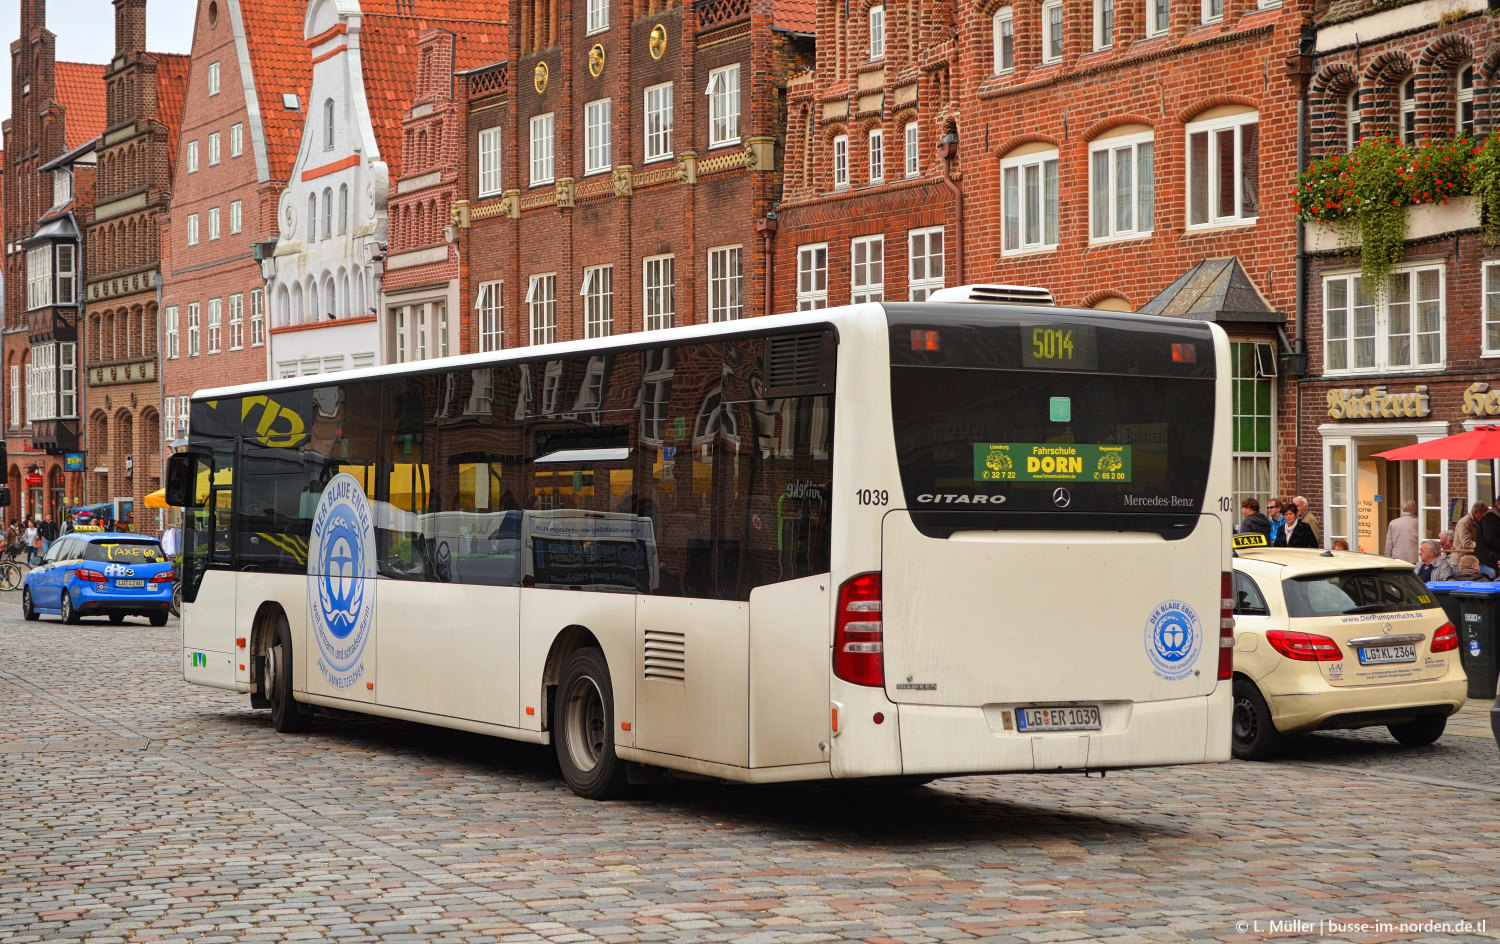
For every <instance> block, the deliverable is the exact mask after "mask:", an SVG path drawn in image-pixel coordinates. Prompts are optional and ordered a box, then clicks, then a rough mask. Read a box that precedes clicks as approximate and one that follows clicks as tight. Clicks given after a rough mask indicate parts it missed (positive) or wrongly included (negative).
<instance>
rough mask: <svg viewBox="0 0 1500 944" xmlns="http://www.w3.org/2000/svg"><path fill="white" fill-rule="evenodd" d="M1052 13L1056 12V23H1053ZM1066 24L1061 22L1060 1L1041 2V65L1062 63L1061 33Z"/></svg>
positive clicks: (1061, 5) (1045, 0) (1061, 10)
mask: <svg viewBox="0 0 1500 944" xmlns="http://www.w3.org/2000/svg"><path fill="white" fill-rule="evenodd" d="M1053 11H1056V13H1057V16H1056V22H1054V21H1053V15H1052V14H1053ZM1065 28H1066V24H1065V23H1064V22H1063V4H1062V0H1043V2H1042V64H1043V65H1050V64H1052V63H1054V62H1062V58H1063V33H1064V31H1065Z"/></svg>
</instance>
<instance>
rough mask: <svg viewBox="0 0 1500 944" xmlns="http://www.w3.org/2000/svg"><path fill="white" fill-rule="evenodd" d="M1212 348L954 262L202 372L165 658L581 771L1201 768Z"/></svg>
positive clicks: (1210, 548) (1211, 338)
mask: <svg viewBox="0 0 1500 944" xmlns="http://www.w3.org/2000/svg"><path fill="white" fill-rule="evenodd" d="M1228 364H1229V360H1228V344H1227V341H1226V339H1225V336H1224V334H1223V332H1222V331H1221V330H1220V329H1219V328H1217V327H1216V326H1214V325H1212V324H1206V323H1202V322H1196V321H1189V320H1181V319H1170V318H1157V317H1147V316H1141V315H1133V314H1121V313H1115V312H1101V311H1089V310H1079V309H1067V308H1060V307H1053V306H1052V305H1051V299H1050V296H1049V295H1048V294H1047V293H1046V292H1045V291H1043V290H1027V289H1008V288H1003V287H985V288H976V287H963V288H956V289H946V290H943V291H941V292H939V293H937V294H935V295H934V296H933V298H932V299H931V300H929V301H926V302H920V303H874V304H861V305H852V306H847V307H841V308H830V309H824V310H820V311H806V312H799V313H797V314H794V315H780V316H772V317H765V318H755V319H748V320H744V321H732V322H728V323H720V324H711V325H695V326H692V327H684V328H675V329H668V330H662V331H651V332H645V333H636V334H627V335H621V336H616V337H611V338H606V339H595V340H587V341H574V342H566V343H559V344H549V345H539V346H532V347H522V348H516V349H512V350H505V351H497V352H492V353H485V354H474V355H465V356H461V357H452V358H445V359H441V360H428V361H421V362H416V363H405V364H396V365H391V366H384V367H375V368H368V369H362V370H355V371H350V372H347V373H337V374H324V375H318V376H310V377H297V378H291V379H286V380H282V381H278V382H271V383H264V384H255V385H251V386H243V387H234V388H226V389H219V390H206V391H203V392H201V393H199V394H197V395H196V396H195V397H193V399H192V407H191V414H190V423H191V432H190V435H189V445H188V447H187V451H186V452H183V453H180V454H177V455H173V456H172V457H171V461H170V464H169V471H168V480H169V481H168V492H169V495H168V497H169V499H170V500H171V501H172V502H173V503H174V504H178V505H181V506H183V507H184V513H185V524H184V546H185V555H184V576H183V580H184V585H183V603H184V607H183V617H182V643H183V652H182V667H183V675H184V677H185V678H186V679H187V680H188V681H191V682H196V683H199V684H202V685H209V686H213V687H216V688H222V689H228V690H231V691H236V692H243V693H247V694H249V695H250V696H251V700H252V704H254V705H255V706H257V707H269V708H270V709H271V717H272V719H273V723H274V726H275V728H276V730H278V731H283V732H294V731H302V730H305V729H306V728H307V727H308V725H309V724H310V722H311V719H312V711H313V708H314V706H327V707H332V708H339V709H344V710H349V711H360V712H367V713H370V714H375V715H382V716H386V717H391V718H400V719H407V720H411V721H418V722H423V723H427V724H436V725H444V726H448V727H454V728H461V729H464V730H467V731H476V732H482V733H485V734H492V735H496V736H499V737H507V738H515V739H518V740H524V741H533V742H538V743H551V744H554V745H555V746H556V751H557V756H558V760H559V763H560V765H561V768H562V772H563V775H564V777H565V778H566V780H567V783H568V786H569V787H571V788H572V789H573V790H574V791H576V792H577V793H579V794H581V795H583V796H587V797H605V796H609V795H612V794H615V793H617V792H619V791H620V790H621V789H622V788H623V787H624V786H625V785H626V782H627V772H630V773H639V774H641V775H642V776H652V777H654V776H657V775H659V774H660V772H661V771H663V770H666V771H680V772H685V773H688V774H693V775H698V776H708V777H713V778H721V779H725V780H736V781H754V782H765V781H785V780H802V779H816V778H907V779H910V780H925V779H932V778H935V777H943V776H949V775H959V774H985V773H1002V772H1021V771H1026V772H1032V771H1095V770H1107V769H1111V768H1123V767H1142V766H1148V765H1161V764H1191V763H1200V762H1205V761H1217V760H1224V759H1227V758H1228V757H1229V746H1230V737H1229V723H1230V705H1231V699H1230V688H1231V686H1230V681H1229V679H1230V669H1231V652H1232V649H1231V648H1230V647H1231V646H1232V634H1233V619H1232V617H1231V615H1230V610H1229V609H1227V608H1228V607H1231V606H1232V603H1231V601H1230V600H1229V599H1227V598H1228V597H1230V596H1231V594H1230V593H1229V589H1228V588H1229V587H1230V585H1231V579H1232V578H1231V576H1230V556H1229V555H1230V551H1229V547H1230V540H1229V538H1230V533H1231V524H1232V519H1231V512H1232V510H1233V509H1232V505H1233V502H1232V500H1231V490H1230V489H1231V487H1230V447H1229V443H1230V438H1229V437H1230V429H1229V427H1230V419H1229V405H1230V371H1229V367H1228ZM651 768H655V769H656V770H654V771H653V770H651Z"/></svg>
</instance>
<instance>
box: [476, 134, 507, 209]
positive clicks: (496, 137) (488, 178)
mask: <svg viewBox="0 0 1500 944" xmlns="http://www.w3.org/2000/svg"><path fill="white" fill-rule="evenodd" d="M500 131H501V129H499V128H485V129H484V130H483V131H481V132H479V196H481V197H493V196H496V195H497V194H499V193H500V192H501V191H502V190H503V184H502V183H501V179H500V145H501V143H502V141H501V134H500Z"/></svg>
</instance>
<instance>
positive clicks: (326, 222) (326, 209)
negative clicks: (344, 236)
mask: <svg viewBox="0 0 1500 944" xmlns="http://www.w3.org/2000/svg"><path fill="white" fill-rule="evenodd" d="M332 235H333V190H332V189H331V188H327V187H325V188H323V238H324V239H327V238H328V237H330V236H332Z"/></svg>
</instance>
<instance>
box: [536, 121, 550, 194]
mask: <svg viewBox="0 0 1500 944" xmlns="http://www.w3.org/2000/svg"><path fill="white" fill-rule="evenodd" d="M550 183H552V115H551V114H546V115H537V116H536V117H535V118H533V119H531V185H532V186H533V187H535V186H537V185H538V184H550Z"/></svg>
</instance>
